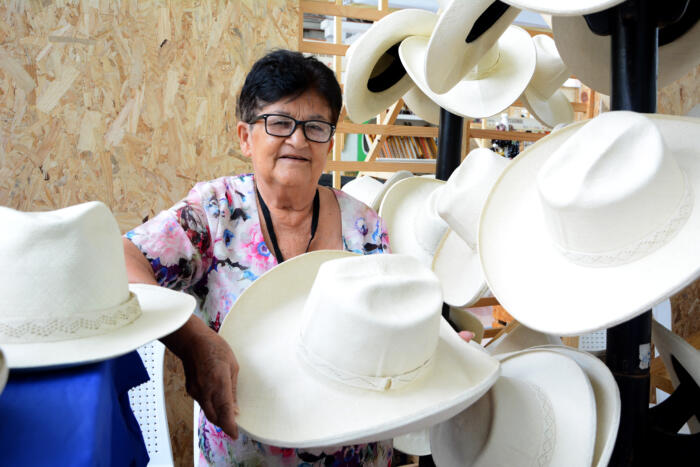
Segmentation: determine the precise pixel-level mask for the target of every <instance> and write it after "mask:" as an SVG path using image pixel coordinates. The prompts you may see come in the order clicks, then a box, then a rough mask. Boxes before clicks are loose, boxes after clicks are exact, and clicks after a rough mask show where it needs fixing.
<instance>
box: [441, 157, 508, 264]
mask: <svg viewBox="0 0 700 467" xmlns="http://www.w3.org/2000/svg"><path fill="white" fill-rule="evenodd" d="M508 162H509V160H508V159H506V158H505V157H502V156H500V155H498V154H496V153H495V152H493V151H491V150H490V149H486V148H478V149H474V150H473V151H471V152H470V153H469V154H468V155H467V157H466V158H465V159H464V161H463V162H462V163H461V164H460V165H459V167H457V170H455V171H454V172H453V173H452V175H450V178H449V179H448V180H447V182H446V183H445V186H444V187H443V190H442V194H441V196H440V200H439V202H438V205H437V211H438V214H439V215H440V217H442V218H443V219H444V220H445V222H447V224H448V226H449V227H450V228H451V229H452V230H454V231H455V232H456V233H457V235H459V236H460V237H461V238H462V240H464V242H465V243H466V244H467V245H469V247H470V248H471V249H472V250H474V251H476V237H477V229H478V227H479V217H480V216H481V211H482V209H483V207H484V204H485V203H486V198H487V197H488V194H489V192H490V191H491V188H492V187H493V185H494V183H496V180H497V179H498V177H499V176H500V175H501V173H502V172H503V170H504V169H505V168H506V166H507V165H508Z"/></svg>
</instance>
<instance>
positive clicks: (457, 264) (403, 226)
mask: <svg viewBox="0 0 700 467" xmlns="http://www.w3.org/2000/svg"><path fill="white" fill-rule="evenodd" d="M444 186H445V182H444V181H442V180H435V179H432V178H427V177H411V178H407V179H404V180H401V181H400V182H398V183H396V184H395V185H394V186H393V187H391V188H390V189H389V191H387V193H386V195H385V196H384V200H383V201H382V204H381V206H380V207H379V216H380V217H381V218H382V219H384V222H385V224H386V228H387V231H388V233H389V240H390V241H391V251H392V252H393V253H402V254H406V255H411V256H413V257H415V258H417V259H418V260H420V262H421V263H422V264H424V265H426V266H428V267H430V268H432V270H433V271H434V272H435V274H436V275H437V276H438V278H439V279H440V284H441V285H442V293H443V299H444V300H445V303H447V304H449V305H452V306H468V305H470V304H472V303H474V302H476V301H477V300H478V299H479V298H481V296H482V295H483V294H484V293H485V292H486V280H485V279H484V277H483V273H482V272H481V269H480V268H481V266H480V264H479V257H478V255H477V254H476V252H475V250H472V249H471V248H470V247H469V245H468V244H467V243H466V242H465V241H464V240H463V239H462V238H460V237H459V235H457V234H456V233H455V232H452V231H450V229H449V227H448V225H447V223H445V221H444V220H442V219H441V218H440V216H439V215H438V212H437V203H438V200H439V198H440V196H441V190H442V188H443V187H444Z"/></svg>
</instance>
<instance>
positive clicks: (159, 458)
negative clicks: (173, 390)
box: [129, 341, 173, 467]
mask: <svg viewBox="0 0 700 467" xmlns="http://www.w3.org/2000/svg"><path fill="white" fill-rule="evenodd" d="M137 350H138V353H139V355H140V356H141V360H143V364H144V366H145V367H146V370H147V371H148V376H149V377H150V379H149V380H148V381H147V382H145V383H143V384H141V385H139V386H136V387H135V388H132V389H131V390H130V391H129V401H130V402H131V408H132V410H133V411H134V415H135V416H136V420H137V421H138V422H139V426H140V427H141V432H142V433H143V440H144V441H145V443H146V449H147V450H148V455H149V457H150V458H151V460H150V462H149V463H148V465H149V466H151V467H156V466H172V465H173V452H172V448H171V446H170V432H169V431H168V417H167V414H166V411H165V395H164V392H163V358H164V356H165V346H164V345H163V344H161V343H160V342H158V341H152V342H150V343H148V344H146V345H144V346H142V347H139V348H138V349H137Z"/></svg>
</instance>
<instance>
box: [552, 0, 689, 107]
mask: <svg viewBox="0 0 700 467" xmlns="http://www.w3.org/2000/svg"><path fill="white" fill-rule="evenodd" d="M691 3H692V2H691ZM669 27H674V25H671V26H669ZM552 31H553V33H554V41H555V42H556V45H557V50H558V51H559V55H561V58H562V60H564V63H566V66H567V67H568V68H569V70H571V73H572V74H574V75H575V76H576V78H578V79H579V80H580V81H581V82H582V83H583V84H585V85H586V86H588V87H590V88H592V89H595V90H596V91H598V92H600V93H603V94H606V95H608V96H609V95H610V94H611V92H612V88H611V82H612V72H611V60H610V54H611V45H610V44H611V37H610V36H599V35H597V34H594V33H593V31H591V30H590V29H589V28H588V23H586V19H585V18H584V17H583V16H555V17H553V18H552ZM698 44H700V21H696V22H695V24H694V25H693V26H692V27H690V29H689V30H687V31H686V32H685V33H684V34H683V35H682V36H680V37H678V38H677V39H675V40H674V41H673V42H670V43H668V44H664V45H660V46H659V58H658V59H659V65H658V78H657V85H658V88H659V89H661V88H662V87H664V86H667V85H669V84H671V83H673V82H674V81H676V80H677V79H678V78H680V77H681V76H683V75H684V74H686V73H687V72H689V71H690V70H692V69H693V68H695V67H696V66H697V65H698V63H700V47H698Z"/></svg>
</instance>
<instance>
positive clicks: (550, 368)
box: [430, 350, 596, 467]
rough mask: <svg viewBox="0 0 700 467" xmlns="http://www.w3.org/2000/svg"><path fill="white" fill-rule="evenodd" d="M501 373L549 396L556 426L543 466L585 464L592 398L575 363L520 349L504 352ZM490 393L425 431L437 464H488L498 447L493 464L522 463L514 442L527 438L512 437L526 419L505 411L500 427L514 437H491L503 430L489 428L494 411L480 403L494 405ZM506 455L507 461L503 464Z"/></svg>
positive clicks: (589, 446)
mask: <svg viewBox="0 0 700 467" xmlns="http://www.w3.org/2000/svg"><path fill="white" fill-rule="evenodd" d="M501 376H503V377H507V378H514V379H517V380H520V381H525V382H528V383H530V384H533V385H535V386H537V387H538V388H539V389H540V390H541V391H542V392H543V393H544V394H545V395H546V396H547V398H548V399H549V402H550V404H551V407H552V409H553V415H554V423H553V425H554V426H555V427H556V428H555V434H554V439H553V443H552V445H550V448H551V450H550V451H549V462H547V463H545V464H544V465H553V466H554V465H566V466H572V467H576V466H581V467H584V466H585V467H588V466H590V465H591V462H592V459H593V450H594V443H595V429H596V418H595V416H596V408H595V397H594V394H593V389H592V386H591V383H590V381H589V380H588V378H587V377H586V374H585V373H584V372H583V370H582V369H581V368H580V367H579V365H578V364H577V363H576V362H575V361H574V360H572V359H571V358H569V357H568V356H565V355H562V354H560V353H558V352H552V351H549V350H537V351H525V352H518V353H514V354H510V355H507V356H504V358H503V359H502V360H501ZM496 384H498V382H496ZM492 395H493V393H492V392H489V393H487V394H486V395H485V396H484V398H483V399H482V400H480V401H479V402H477V403H475V404H473V405H472V406H471V407H469V409H467V410H466V411H464V412H462V413H460V414H459V415H457V416H456V417H453V418H452V419H450V420H448V421H446V422H444V423H441V424H439V425H436V426H434V427H433V428H431V429H430V448H431V451H432V453H433V454H432V455H433V458H434V460H435V463H436V464H437V465H479V466H485V465H496V463H495V462H494V463H489V461H492V462H493V460H492V459H489V458H488V455H489V454H488V453H489V452H491V450H499V451H500V459H499V460H500V461H501V463H499V464H498V465H519V464H520V463H522V461H523V459H522V457H520V455H521V452H519V450H518V449H517V442H518V441H520V442H523V441H526V440H527V439H528V438H527V436H526V435H525V436H517V435H516V433H515V432H517V431H520V430H527V426H526V425H527V420H522V417H521V414H519V413H517V412H511V413H509V414H507V416H509V417H510V418H512V423H511V424H509V427H510V428H509V427H506V426H505V425H502V426H501V427H500V428H501V429H503V430H504V432H505V431H506V430H507V431H509V432H510V433H512V434H513V436H510V437H509V439H498V438H496V436H497V435H503V434H504V433H502V432H500V431H499V432H498V433H494V431H490V430H494V429H495V428H494V424H493V423H490V421H492V417H493V414H492V412H491V410H484V406H488V405H489V404H491V405H493V404H495V403H497V401H495V400H493V397H492ZM472 412H474V413H473V414H472ZM472 415H474V416H472ZM480 441H483V442H480ZM523 447H524V448H529V447H530V446H523ZM508 457H510V459H508V462H507V463H506V462H504V461H505V459H507V458H508Z"/></svg>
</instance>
